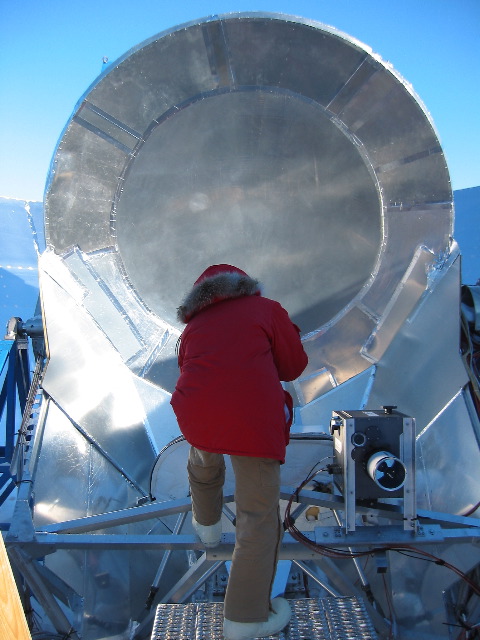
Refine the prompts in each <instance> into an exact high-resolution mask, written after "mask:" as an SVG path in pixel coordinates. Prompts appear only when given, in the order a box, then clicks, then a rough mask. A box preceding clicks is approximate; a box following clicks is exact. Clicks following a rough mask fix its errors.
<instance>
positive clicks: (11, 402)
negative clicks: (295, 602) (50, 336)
mask: <svg viewBox="0 0 480 640" xmlns="http://www.w3.org/2000/svg"><path fill="white" fill-rule="evenodd" d="M0 376H1V377H2V378H3V383H2V387H1V390H0V419H3V417H4V413H5V445H2V446H0V506H1V505H2V504H4V502H5V500H6V499H7V498H8V496H9V495H10V494H11V493H12V491H13V490H14V489H15V486H16V485H15V478H14V474H12V470H11V463H12V460H13V457H14V451H15V434H16V417H17V406H18V407H19V409H20V412H21V415H24V414H25V407H26V405H27V395H28V390H29V388H30V369H29V358H28V339H27V338H21V337H16V338H15V339H14V340H2V341H1V342H0ZM2 528H4V527H2Z"/></svg>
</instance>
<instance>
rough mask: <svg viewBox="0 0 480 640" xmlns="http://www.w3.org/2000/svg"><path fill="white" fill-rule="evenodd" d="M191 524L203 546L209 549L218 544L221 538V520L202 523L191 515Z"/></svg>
mask: <svg viewBox="0 0 480 640" xmlns="http://www.w3.org/2000/svg"><path fill="white" fill-rule="evenodd" d="M192 525H193V528H194V529H195V533H196V534H197V536H198V537H199V538H200V540H201V541H202V542H203V544H204V545H205V547H207V548H209V549H211V548H213V547H216V546H218V545H219V544H220V540H221V538H222V521H221V520H219V521H218V522H216V523H215V524H211V525H204V524H200V523H199V522H197V521H196V520H195V518H194V517H193V515H192Z"/></svg>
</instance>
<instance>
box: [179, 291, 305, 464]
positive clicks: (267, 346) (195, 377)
mask: <svg viewBox="0 0 480 640" xmlns="http://www.w3.org/2000/svg"><path fill="white" fill-rule="evenodd" d="M305 364H306V356H305V354H304V351H303V349H302V347H301V343H300V341H299V339H298V331H297V329H296V328H295V326H294V325H293V324H292V323H291V321H290V319H289V318H288V315H287V313H286V311H285V310H284V309H282V307H281V306H280V305H279V304H278V302H275V301H273V300H269V299H268V298H263V297H260V296H257V295H252V296H242V297H239V298H230V299H225V300H222V301H219V302H216V303H215V304H211V305H209V306H207V307H206V308H204V309H202V310H201V311H200V312H199V313H197V314H196V315H195V316H194V317H193V318H192V319H191V320H190V321H189V323H188V325H187V327H186V329H185V331H184V334H183V336H182V342H181V347H180V352H179V365H180V369H181V377H180V380H179V382H178V384H177V389H176V391H175V394H174V396H173V398H172V404H173V406H174V408H175V412H176V413H177V416H178V419H179V423H180V427H181V428H182V430H184V433H185V436H186V437H187V439H188V440H189V442H191V443H192V444H193V445H194V446H197V447H199V448H203V449H204V450H206V451H215V452H218V453H229V454H235V455H256V456H261V457H272V458H276V459H279V460H284V457H285V445H286V439H285V429H284V425H285V418H284V415H285V410H284V405H285V401H286V397H285V393H284V391H283V388H282V386H281V382H280V380H292V379H295V378H296V377H297V376H298V375H299V374H300V373H301V372H302V371H303V369H304V368H305ZM287 442H288V439H287Z"/></svg>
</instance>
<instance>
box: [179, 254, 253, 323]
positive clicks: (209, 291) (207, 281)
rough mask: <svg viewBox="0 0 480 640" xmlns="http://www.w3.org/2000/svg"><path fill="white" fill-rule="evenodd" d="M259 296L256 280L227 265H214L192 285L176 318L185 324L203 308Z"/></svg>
mask: <svg viewBox="0 0 480 640" xmlns="http://www.w3.org/2000/svg"><path fill="white" fill-rule="evenodd" d="M255 295H256V296H258V295H261V287H260V283H259V282H258V280H255V279H254V278H251V277H250V276H249V275H247V274H246V273H245V271H242V270H241V269H238V268H237V267H234V266H232V265H229V264H215V265H212V266H211V267H208V269H206V270H205V271H204V272H203V273H202V275H201V276H200V277H199V278H198V280H197V281H196V282H195V284H194V285H193V288H192V289H191V291H190V292H189V293H188V294H187V295H186V296H185V298H184V300H183V302H182V303H181V305H180V306H179V307H178V309H177V317H178V319H179V320H180V321H181V322H183V323H185V324H186V323H187V322H188V321H189V320H190V319H191V318H193V316H194V315H196V314H197V313H198V312H199V311H201V310H202V309H205V307H208V306H209V305H211V304H213V303H215V302H220V301H221V300H228V299H230V298H241V297H242V296H255Z"/></svg>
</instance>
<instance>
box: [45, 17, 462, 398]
mask: <svg viewBox="0 0 480 640" xmlns="http://www.w3.org/2000/svg"><path fill="white" fill-rule="evenodd" d="M45 209H46V229H47V237H48V242H49V244H50V246H51V247H52V248H53V249H54V250H55V252H56V253H58V254H60V255H63V254H64V253H65V252H69V251H70V250H71V248H72V247H73V246H77V247H78V249H79V250H80V251H81V252H83V253H84V254H86V255H88V256H89V257H90V256H95V260H96V261H97V260H98V261H101V262H103V264H105V263H107V262H110V263H111V265H112V269H114V268H116V269H117V270H118V271H117V276H116V278H114V280H115V283H116V285H115V286H117V287H118V286H119V285H120V284H121V286H123V288H124V289H125V291H128V294H129V295H131V292H132V290H133V292H134V294H135V295H136V296H137V298H138V300H139V301H141V303H142V304H144V305H145V308H146V309H148V311H149V312H152V313H153V315H154V316H156V317H157V318H159V319H160V321H161V322H164V323H165V324H166V325H167V326H169V327H171V328H170V332H172V333H175V332H178V330H179V329H180V327H179V326H178V324H177V320H176V307H177V306H178V303H179V300H180V298H181V296H182V295H183V293H184V292H185V291H186V290H188V289H189V287H190V286H191V284H192V282H193V281H194V280H195V279H196V277H197V275H198V274H199V273H200V272H201V271H202V270H203V269H204V268H205V267H206V266H207V265H208V264H212V263H218V262H228V263H234V264H237V265H238V266H240V267H242V268H244V269H245V270H246V271H247V272H250V273H252V275H255V276H256V277H259V278H260V279H261V280H262V281H263V282H264V285H265V293H266V295H269V296H271V297H273V298H276V299H278V300H279V301H280V302H281V303H282V304H283V305H284V306H285V307H286V308H287V309H288V311H289V312H290V314H291V315H292V317H293V318H294V320H295V321H296V322H297V323H298V324H299V325H300V327H301V329H302V332H303V334H304V335H309V336H310V337H309V339H308V340H307V341H306V343H305V344H306V348H307V350H308V351H309V355H310V365H309V369H308V370H307V371H306V374H305V375H306V378H305V379H302V380H300V381H299V383H298V384H297V392H298V400H297V401H298V402H299V403H301V402H309V401H311V400H312V399H314V398H316V397H319V394H321V393H322V392H323V391H324V390H325V388H326V387H325V385H324V383H323V382H322V376H323V372H324V371H325V369H324V366H323V364H322V362H321V360H323V354H325V353H326V354H329V353H335V354H336V353H337V352H338V349H340V350H341V352H342V354H343V355H342V357H340V358H338V357H335V358H334V357H332V358H331V359H330V357H328V356H327V371H326V373H327V377H328V379H329V380H330V381H332V384H333V386H335V385H337V384H340V383H341V382H343V381H345V380H348V379H349V378H351V377H352V376H354V375H357V374H358V373H360V372H361V371H363V370H365V369H366V368H367V367H368V366H370V364H371V362H372V360H373V361H376V359H377V358H378V353H377V352H375V350H373V351H371V352H370V353H367V352H366V350H365V349H364V345H365V344H368V343H369V342H371V336H372V335H375V336H376V339H377V338H378V328H379V325H381V324H382V322H383V319H384V317H385V314H386V313H388V310H389V308H390V307H391V300H392V296H395V295H396V292H397V291H398V288H399V287H401V286H402V283H404V282H405V280H406V279H407V278H408V277H409V273H410V271H411V270H412V264H413V263H414V262H415V260H416V259H417V256H418V254H419V252H423V257H424V259H423V261H422V268H423V269H424V270H426V271H427V272H428V271H429V270H430V269H432V268H433V267H434V265H436V264H438V263H439V262H440V263H441V262H442V260H443V259H444V255H445V254H447V253H448V251H449V243H450V237H451V230H452V222H453V212H452V195H451V190H450V182H449V177H448V171H447V168H446V164H445V159H444V156H443V152H442V150H441V147H440V145H439V142H438V139H437V136H436V133H435V130H434V128H433V126H432V124H431V122H430V119H429V117H428V114H427V113H426V111H425V110H424V108H423V106H422V104H421V102H420V100H419V99H418V97H417V96H416V95H415V94H414V93H413V91H412V89H411V87H410V86H409V85H408V84H407V83H406V82H405V81H404V80H403V79H402V78H401V77H400V76H399V75H398V74H396V73H395V72H394V70H393V69H392V68H391V67H390V66H389V65H387V64H385V63H383V62H382V60H381V59H380V58H379V57H378V56H376V55H374V54H373V53H372V52H371V51H370V50H369V49H368V48H367V47H365V46H364V45H362V44H360V43H359V42H358V41H355V40H353V39H352V38H350V37H348V36H346V35H345V34H342V33H340V32H337V31H335V30H333V29H331V28H328V27H325V26H324V25H321V24H319V23H312V22H308V21H304V20H300V19H297V18H292V17H290V16H284V15H276V14H261V13H254V14H248V13H247V14H228V15H225V16H215V17H212V18H208V19H205V20H203V21H200V22H198V23H190V24H187V25H184V26H183V27H181V28H178V29H176V30H172V31H169V32H166V33H164V34H160V35H159V36H155V37H153V38H151V39H150V40H149V41H147V42H145V43H143V44H141V45H139V46H138V47H136V48H135V49H134V50H132V51H130V52H128V53H127V54H126V55H125V56H124V57H123V58H121V59H120V60H119V61H117V63H115V64H114V65H111V67H110V68H109V69H107V70H106V72H105V73H104V74H103V75H102V76H101V77H100V78H99V80H98V81H97V82H96V83H95V84H94V85H93V86H92V87H91V88H90V89H89V90H88V91H87V93H86V94H85V95H84V96H83V98H82V99H81V101H80V102H79V104H78V106H77V108H76V110H75V112H74V114H73V116H72V118H71V120H70V122H69V123H68V125H67V127H66V129H65V132H64V135H63V137H62V140H61V143H60V144H59V147H58V149H57V151H56V153H55V156H54V159H53V162H52V170H51V173H50V177H49V183H48V188H47V192H46V200H45ZM99 256H100V258H99ZM92 266H93V264H92ZM422 287H423V288H424V287H425V282H424V281H423V282H422V281H420V282H419V287H418V289H417V290H416V299H418V297H419V296H420V295H421V291H422ZM117 296H118V298H119V300H120V299H121V295H118V294H117ZM412 301H413V302H414V301H415V297H414V298H413V299H412ZM176 335H178V333H177V334H176ZM346 335H348V339H347V340H345V336H346ZM386 346H388V338H384V339H383V346H382V349H385V348H386ZM169 353H170V352H169V350H168V348H167V350H166V351H164V352H163V353H160V352H157V353H152V354H151V357H150V359H149V366H147V369H149V371H150V373H148V372H147V370H145V371H144V374H145V375H147V376H148V375H150V379H151V380H152V381H153V382H154V383H156V384H159V385H160V386H162V388H165V389H167V390H169V391H171V390H172V385H173V383H174V379H175V374H176V372H175V370H174V369H173V370H172V369H168V367H170V366H171V364H169V363H171V362H172V360H171V355H169ZM320 354H322V355H320ZM333 360H335V363H333ZM153 361H156V362H157V363H158V366H155V365H154V364H153ZM132 364H133V362H132ZM145 364H146V359H145V358H144V359H143V361H142V363H141V365H140V369H141V367H142V366H143V365H145ZM150 365H151V366H150ZM149 367H150V368H149ZM161 370H163V372H162V373H161ZM317 376H320V378H321V380H318V381H317V380H315V378H316V377H317Z"/></svg>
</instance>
